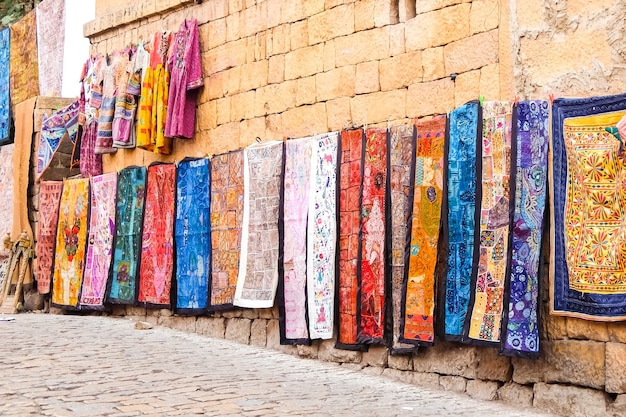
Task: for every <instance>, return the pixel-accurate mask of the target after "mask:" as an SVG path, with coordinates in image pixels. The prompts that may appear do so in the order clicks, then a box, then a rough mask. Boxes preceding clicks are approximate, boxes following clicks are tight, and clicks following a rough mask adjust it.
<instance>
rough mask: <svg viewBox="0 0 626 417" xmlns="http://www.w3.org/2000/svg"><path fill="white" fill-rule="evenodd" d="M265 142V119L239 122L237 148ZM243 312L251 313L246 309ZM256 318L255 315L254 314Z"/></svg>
mask: <svg viewBox="0 0 626 417" xmlns="http://www.w3.org/2000/svg"><path fill="white" fill-rule="evenodd" d="M257 138H258V139H260V140H261V141H264V140H265V117H256V118H254V119H248V120H244V121H242V122H241V124H240V126H239V147H240V148H245V147H246V146H249V145H252V144H253V143H255V142H257V140H258V139H257ZM245 311H252V310H250V309H246V310H244V313H245ZM255 316H256V314H255Z"/></svg>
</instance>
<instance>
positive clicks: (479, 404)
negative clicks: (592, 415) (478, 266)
mask: <svg viewBox="0 0 626 417" xmlns="http://www.w3.org/2000/svg"><path fill="white" fill-rule="evenodd" d="M6 317H7V316H0V320H1V319H2V318H6ZM11 317H13V318H15V321H12V322H4V321H0V340H1V344H0V415H2V416H144V415H150V416H166V415H179V416H189V415H210V416H337V417H338V416H356V415H358V416H420V417H425V416H458V415H463V416H464V417H485V416H489V417H498V416H502V417H504V416H506V417H522V416H524V417H533V416H535V417H539V416H548V414H542V413H540V412H533V411H529V410H515V409H512V408H510V407H508V406H506V405H504V404H501V403H498V402H487V401H479V400H474V399H470V398H469V397H466V396H464V395H460V394H455V393H451V392H443V391H430V390H427V389H423V388H418V387H415V386H412V385H408V384H403V383H400V382H395V381H392V380H389V379H386V378H384V377H381V376H373V375H367V374H364V373H362V372H358V371H354V370H351V369H347V368H346V367H342V366H341V365H337V364H332V363H325V362H319V361H313V360H307V359H300V358H297V357H292V356H290V355H287V354H283V353H279V352H275V351H271V350H266V349H261V348H255V347H251V346H247V345H239V344H236V343H233V342H229V341H226V340H215V339H209V338H207V337H204V336H200V335H197V334H187V333H182V332H177V331H175V330H170V329H165V328H159V327H155V328H153V329H149V330H135V328H134V322H131V321H129V320H124V319H114V318H109V317H97V316H69V315H65V316H56V315H42V314H18V315H14V316H11Z"/></svg>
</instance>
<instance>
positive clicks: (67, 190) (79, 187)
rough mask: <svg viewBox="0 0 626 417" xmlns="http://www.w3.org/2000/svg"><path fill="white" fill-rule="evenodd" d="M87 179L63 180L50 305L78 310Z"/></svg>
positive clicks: (87, 210) (85, 240) (84, 237)
mask: <svg viewBox="0 0 626 417" xmlns="http://www.w3.org/2000/svg"><path fill="white" fill-rule="evenodd" d="M88 214H89V179H88V178H80V179H72V180H65V181H64V182H63V192H62V194H61V202H60V206H59V222H58V225H57V234H56V250H55V258H54V275H53V278H52V304H54V305H55V306H57V307H60V308H78V306H79V298H78V296H79V293H80V287H81V282H82V279H83V269H84V264H85V247H86V245H87V219H88Z"/></svg>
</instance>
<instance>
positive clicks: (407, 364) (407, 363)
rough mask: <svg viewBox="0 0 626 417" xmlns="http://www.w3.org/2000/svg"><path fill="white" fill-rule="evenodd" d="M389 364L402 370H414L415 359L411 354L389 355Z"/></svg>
mask: <svg viewBox="0 0 626 417" xmlns="http://www.w3.org/2000/svg"><path fill="white" fill-rule="evenodd" d="M388 366H389V367H390V368H392V369H399V370H401V371H412V370H413V359H412V357H411V355H389V360H388Z"/></svg>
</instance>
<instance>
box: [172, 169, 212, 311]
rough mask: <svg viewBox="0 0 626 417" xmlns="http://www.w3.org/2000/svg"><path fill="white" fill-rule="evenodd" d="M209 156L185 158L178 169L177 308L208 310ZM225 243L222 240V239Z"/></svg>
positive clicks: (176, 234)
mask: <svg viewBox="0 0 626 417" xmlns="http://www.w3.org/2000/svg"><path fill="white" fill-rule="evenodd" d="M209 168H210V163H209V160H208V159H185V160H183V161H182V162H180V163H179V164H178V167H177V170H176V226H175V228H174V233H175V236H176V242H175V243H176V245H175V249H176V257H175V258H176V311H177V312H178V313H188V314H196V313H202V312H204V311H206V308H207V305H208V297H209V288H208V287H209V274H210V273H211V224H210V223H211V222H210V208H211V207H210V206H211V199H210V196H211V189H210V185H211V178H210V171H209ZM220 243H222V242H220Z"/></svg>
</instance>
